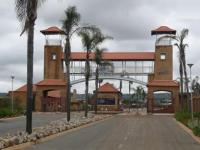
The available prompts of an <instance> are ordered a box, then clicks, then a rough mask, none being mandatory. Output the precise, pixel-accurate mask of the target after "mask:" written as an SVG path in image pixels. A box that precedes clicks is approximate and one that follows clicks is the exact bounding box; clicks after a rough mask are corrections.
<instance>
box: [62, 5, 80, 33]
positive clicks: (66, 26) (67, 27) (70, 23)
mask: <svg viewBox="0 0 200 150" xmlns="http://www.w3.org/2000/svg"><path fill="white" fill-rule="evenodd" d="M80 19H81V15H80V14H79V13H78V12H77V9H76V7H75V6H70V7H68V8H67V10H66V11H65V18H64V19H63V20H61V21H62V24H63V27H62V28H63V30H64V31H65V32H66V33H67V34H68V35H69V34H71V32H73V28H74V27H78V24H79V22H80ZM69 36H70V35H69Z"/></svg>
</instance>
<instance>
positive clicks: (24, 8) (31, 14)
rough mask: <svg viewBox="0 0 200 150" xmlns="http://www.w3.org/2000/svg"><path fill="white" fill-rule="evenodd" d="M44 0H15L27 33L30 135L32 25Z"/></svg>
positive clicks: (29, 124)
mask: <svg viewBox="0 0 200 150" xmlns="http://www.w3.org/2000/svg"><path fill="white" fill-rule="evenodd" d="M42 2H44V0H15V9H16V14H17V18H18V20H19V21H20V22H21V23H22V32H21V35H22V34H23V33H24V32H27V36H28V38H27V98H26V100H27V104H26V132H27V133H29V134H31V133H32V102H33V89H32V87H33V52H34V25H35V21H36V19H37V9H38V7H39V6H40V4H42Z"/></svg>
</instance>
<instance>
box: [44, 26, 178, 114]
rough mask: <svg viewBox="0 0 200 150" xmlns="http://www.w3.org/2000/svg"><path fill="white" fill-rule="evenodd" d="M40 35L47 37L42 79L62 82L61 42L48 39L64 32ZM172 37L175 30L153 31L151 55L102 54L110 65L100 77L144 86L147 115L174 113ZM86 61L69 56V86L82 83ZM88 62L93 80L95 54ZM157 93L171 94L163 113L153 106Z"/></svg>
mask: <svg viewBox="0 0 200 150" xmlns="http://www.w3.org/2000/svg"><path fill="white" fill-rule="evenodd" d="M41 32H42V33H43V34H44V35H45V36H46V45H45V55H44V56H45V60H44V61H45V63H44V64H45V66H44V79H65V74H64V72H65V71H64V67H63V62H64V58H65V57H64V53H63V47H62V41H61V40H62V38H61V39H60V40H59V42H56V43H55V41H54V42H52V41H51V40H50V39H51V38H48V37H49V36H55V35H64V31H62V30H60V29H59V28H57V27H56V28H55V27H51V28H49V29H47V30H42V31H41ZM175 34H176V30H173V29H170V28H168V27H166V26H161V27H159V28H157V29H155V30H152V32H151V35H156V38H157V39H156V43H155V50H153V51H152V52H104V53H103V61H106V62H109V64H110V65H107V66H102V67H100V68H99V70H100V77H102V78H103V77H107V79H114V78H115V79H118V80H127V81H130V80H132V81H133V82H135V83H138V84H142V85H147V89H148V94H147V101H148V105H147V108H148V112H149V113H153V112H158V111H159V112H173V111H176V110H177V109H178V102H179V97H178V93H179V85H178V83H177V82H175V81H173V46H172V44H171V39H170V38H169V35H175ZM165 35H167V36H165ZM163 36H164V37H165V38H164V37H163ZM61 37H62V36H61ZM160 37H162V38H160ZM85 60H86V53H85V52H72V53H71V56H70V66H71V67H70V74H71V76H70V77H71V79H70V80H71V83H72V85H73V84H76V83H79V82H83V81H84V75H85ZM89 61H90V66H91V69H90V70H91V72H90V75H91V80H92V79H94V75H95V68H96V64H95V62H94V53H91V54H90V56H89ZM109 77H110V78H109ZM146 83H147V84H146ZM160 90H164V91H171V92H172V95H173V97H172V103H171V106H165V107H164V106H162V109H157V105H154V101H155V99H154V96H153V93H154V92H155V91H160ZM172 108H173V109H172Z"/></svg>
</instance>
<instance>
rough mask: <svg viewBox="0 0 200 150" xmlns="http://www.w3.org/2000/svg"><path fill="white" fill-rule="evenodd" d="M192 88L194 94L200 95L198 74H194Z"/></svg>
mask: <svg viewBox="0 0 200 150" xmlns="http://www.w3.org/2000/svg"><path fill="white" fill-rule="evenodd" d="M192 90H193V93H194V95H195V96H199V95H200V83H199V77H198V76H196V77H195V79H193V80H192Z"/></svg>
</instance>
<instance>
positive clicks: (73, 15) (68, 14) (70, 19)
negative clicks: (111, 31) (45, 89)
mask: <svg viewBox="0 0 200 150" xmlns="http://www.w3.org/2000/svg"><path fill="white" fill-rule="evenodd" d="M80 18H81V17H80V14H79V13H78V12H77V10H76V7H75V6H71V7H68V8H67V10H66V11H65V18H64V20H62V24H63V30H64V31H65V33H66V39H65V42H66V43H65V50H64V53H65V55H64V61H65V67H66V108H67V121H70V103H71V94H69V93H70V92H71V86H70V55H71V44H70V40H71V37H72V35H73V34H74V33H76V31H78V29H80V27H79V22H80Z"/></svg>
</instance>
